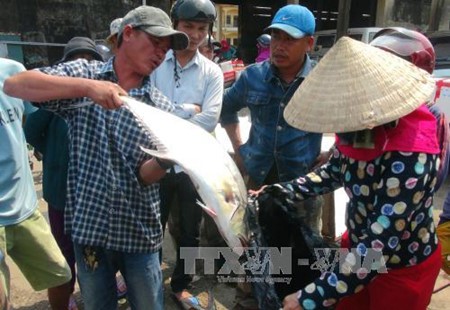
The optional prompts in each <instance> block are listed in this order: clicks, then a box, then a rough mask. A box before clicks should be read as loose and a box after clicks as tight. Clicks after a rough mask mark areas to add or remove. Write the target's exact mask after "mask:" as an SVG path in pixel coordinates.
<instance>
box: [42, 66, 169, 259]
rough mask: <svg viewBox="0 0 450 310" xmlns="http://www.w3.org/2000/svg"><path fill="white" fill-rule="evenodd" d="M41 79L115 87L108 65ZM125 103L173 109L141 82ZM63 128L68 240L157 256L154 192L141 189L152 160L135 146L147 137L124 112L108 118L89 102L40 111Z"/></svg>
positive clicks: (59, 70) (66, 69) (54, 70)
mask: <svg viewBox="0 0 450 310" xmlns="http://www.w3.org/2000/svg"><path fill="white" fill-rule="evenodd" d="M39 70H40V71H42V72H44V73H46V74H51V75H57V76H72V77H82V78H88V79H95V80H107V81H112V82H115V83H117V81H118V80H117V76H116V74H115V73H114V69H113V65H112V59H110V60H109V61H108V62H107V63H102V62H98V61H90V62H88V61H86V60H76V61H72V62H66V63H62V64H59V65H57V66H53V67H46V68H40V69H39ZM129 95H130V96H132V97H134V98H136V99H138V100H141V101H144V102H147V103H148V104H150V105H152V106H156V107H158V108H161V109H163V110H166V111H172V110H173V106H172V104H171V102H170V101H169V100H168V99H167V98H166V97H165V96H164V95H163V94H162V93H161V92H160V91H158V90H157V89H156V88H154V87H152V86H151V85H150V81H149V79H148V78H146V79H144V81H143V84H142V87H141V88H136V89H132V90H130V91H129ZM39 104H40V105H41V106H43V107H44V108H45V109H48V110H51V111H54V112H56V113H57V114H58V115H60V116H61V117H63V118H64V119H65V120H66V121H67V122H68V125H69V137H70V144H69V145H70V148H69V149H70V151H69V153H70V162H69V171H68V183H67V187H68V188H67V195H68V196H67V206H66V209H65V210H66V211H65V221H66V232H70V233H71V234H72V239H73V241H74V242H76V243H78V244H81V245H92V246H101V247H104V248H106V249H109V250H115V251H121V252H127V253H143V252H155V251H158V250H159V249H160V248H161V244H162V229H161V224H160V210H159V203H160V199H159V184H152V185H148V186H144V185H142V184H141V183H140V182H139V180H138V170H139V167H140V166H141V164H142V163H143V162H144V161H145V160H147V159H149V158H150V156H148V155H146V154H145V153H143V152H142V151H141V150H140V148H139V146H141V145H142V146H144V147H147V148H154V146H153V145H152V142H151V140H150V138H149V135H148V133H147V132H146V131H144V130H143V129H142V126H140V124H139V123H138V121H137V120H136V119H135V117H134V116H133V115H132V114H131V112H130V111H129V110H128V109H126V108H119V109H116V110H106V109H104V108H102V107H101V106H100V105H98V104H92V101H90V100H89V99H87V98H76V99H68V100H52V101H48V102H41V103H39Z"/></svg>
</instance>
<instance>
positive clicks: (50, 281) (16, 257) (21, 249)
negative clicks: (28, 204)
mask: <svg viewBox="0 0 450 310" xmlns="http://www.w3.org/2000/svg"><path fill="white" fill-rule="evenodd" d="M0 250H1V251H2V252H3V253H4V255H5V256H9V257H10V258H11V259H12V260H13V261H14V262H15V263H16V265H17V266H18V267H19V269H20V271H21V272H22V273H23V275H24V276H25V278H26V279H27V280H28V282H29V283H30V285H31V286H32V287H33V289H34V290H36V291H40V290H44V289H47V288H51V287H55V286H59V285H62V284H64V283H67V282H69V281H70V279H71V277H72V276H71V272H70V268H69V265H68V264H67V262H66V260H65V258H64V256H63V255H62V253H61V250H60V249H59V247H58V245H57V243H56V241H55V239H54V238H53V236H52V234H51V231H50V227H49V225H48V224H47V221H46V220H45V219H44V217H43V216H42V214H41V213H40V212H39V211H38V210H36V211H35V212H34V213H33V215H31V216H30V217H29V218H27V219H26V220H24V221H23V222H21V223H18V224H15V225H10V226H6V227H5V226H3V227H0ZM0 281H1V282H2V284H3V285H4V287H6V291H7V294H8V296H9V288H10V287H9V283H10V274H9V268H8V266H7V265H6V263H5V260H3V261H2V262H1V265H0Z"/></svg>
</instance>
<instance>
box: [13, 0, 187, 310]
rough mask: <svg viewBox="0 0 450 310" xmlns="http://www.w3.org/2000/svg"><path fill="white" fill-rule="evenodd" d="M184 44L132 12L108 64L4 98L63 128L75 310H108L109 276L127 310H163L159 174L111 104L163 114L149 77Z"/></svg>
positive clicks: (124, 115)
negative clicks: (122, 291) (77, 298)
mask: <svg viewBox="0 0 450 310" xmlns="http://www.w3.org/2000/svg"><path fill="white" fill-rule="evenodd" d="M187 44H188V38H187V36H186V35H185V34H184V33H182V32H178V31H175V30H173V28H172V26H171V22H170V19H169V17H168V16H167V14H166V13H164V12H163V11H162V10H160V9H157V8H154V7H150V6H141V7H138V8H136V9H134V10H132V11H130V12H129V13H128V14H127V15H126V16H125V17H124V19H123V21H122V24H121V27H120V31H119V36H118V50H117V54H116V56H115V57H113V58H112V59H110V60H109V61H108V62H106V63H103V62H99V61H87V60H83V59H80V60H76V61H72V62H66V63H62V64H59V65H57V66H53V67H46V68H40V69H38V70H33V71H27V72H24V73H23V74H18V75H16V76H14V77H12V78H10V79H8V80H7V81H6V82H5V86H4V90H5V92H7V93H8V94H9V95H11V96H16V97H20V98H23V99H27V100H29V101H31V102H34V103H35V104H38V105H40V106H41V107H43V108H45V109H48V110H51V111H54V112H55V113H57V114H58V115H60V116H61V117H63V118H64V119H65V120H66V121H67V122H68V125H69V136H70V162H69V171H68V197H67V207H66V211H65V212H66V213H65V216H66V231H67V232H68V233H70V234H71V236H72V239H73V242H74V247H75V255H76V260H77V269H78V275H79V282H80V286H81V292H82V297H83V301H84V304H85V309H88V310H89V309H95V310H101V309H107V310H109V309H116V308H117V299H116V285H115V274H116V272H117V270H120V271H121V273H122V274H123V275H124V278H125V281H126V284H127V287H128V292H129V302H130V304H131V306H132V308H133V309H142V310H144V309H145V310H147V309H163V294H162V276H161V270H160V266H159V260H158V250H159V249H160V248H161V245H162V230H161V224H160V211H159V203H160V200H159V194H158V188H159V185H158V184H156V182H157V181H158V180H159V179H160V178H161V177H162V176H163V175H164V174H165V170H166V169H167V167H166V165H165V164H164V163H162V162H161V161H156V160H155V159H153V158H151V157H150V156H149V155H146V154H144V153H143V152H142V151H141V149H140V146H143V147H147V148H154V146H153V145H152V142H151V140H150V138H149V136H148V133H146V132H145V130H143V129H142V127H141V126H140V125H139V123H138V121H137V120H136V119H135V118H134V116H133V115H132V114H131V112H130V111H129V110H127V109H125V108H122V107H121V105H122V103H121V99H120V97H119V95H129V96H132V97H135V98H137V99H139V100H141V101H144V102H146V103H148V104H150V105H152V106H156V107H158V108H161V109H163V110H166V111H172V110H173V106H172V104H171V102H170V101H168V100H167V98H166V97H164V95H162V94H161V93H160V92H159V91H158V90H157V89H155V88H153V87H152V86H151V85H150V81H149V74H150V73H151V72H152V71H153V70H154V69H155V68H156V67H158V65H159V64H160V63H161V62H162V61H163V60H164V57H165V54H166V52H167V51H168V50H169V49H170V48H172V49H174V50H180V49H184V48H186V47H187Z"/></svg>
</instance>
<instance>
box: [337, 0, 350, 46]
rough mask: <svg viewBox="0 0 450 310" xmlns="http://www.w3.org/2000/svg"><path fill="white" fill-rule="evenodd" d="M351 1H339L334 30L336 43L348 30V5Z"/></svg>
mask: <svg viewBox="0 0 450 310" xmlns="http://www.w3.org/2000/svg"><path fill="white" fill-rule="evenodd" d="M351 2H352V1H351V0H339V15H338V21H337V29H336V41H337V40H339V38H340V37H342V36H345V35H346V34H347V30H348V24H349V20H350V5H351Z"/></svg>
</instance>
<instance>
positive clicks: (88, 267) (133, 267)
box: [74, 243, 164, 310]
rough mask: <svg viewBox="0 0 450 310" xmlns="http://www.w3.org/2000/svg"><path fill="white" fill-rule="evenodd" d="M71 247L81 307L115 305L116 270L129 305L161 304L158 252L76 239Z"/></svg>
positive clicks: (101, 309)
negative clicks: (114, 248)
mask: <svg viewBox="0 0 450 310" xmlns="http://www.w3.org/2000/svg"><path fill="white" fill-rule="evenodd" d="M74 248H75V259H76V262H77V271H78V282H79V285H80V289H81V296H82V298H83V302H84V309H86V310H112V309H117V289H116V272H117V271H118V270H120V272H121V273H122V275H123V277H124V279H125V283H126V285H127V296H128V302H129V303H130V306H131V309H133V310H148V309H152V310H162V309H163V308H164V306H163V303H164V300H163V291H162V274H161V268H160V264H159V257H158V252H156V253H123V252H117V251H111V250H106V249H104V248H102V247H93V246H84V245H79V244H76V243H75V244H74Z"/></svg>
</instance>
